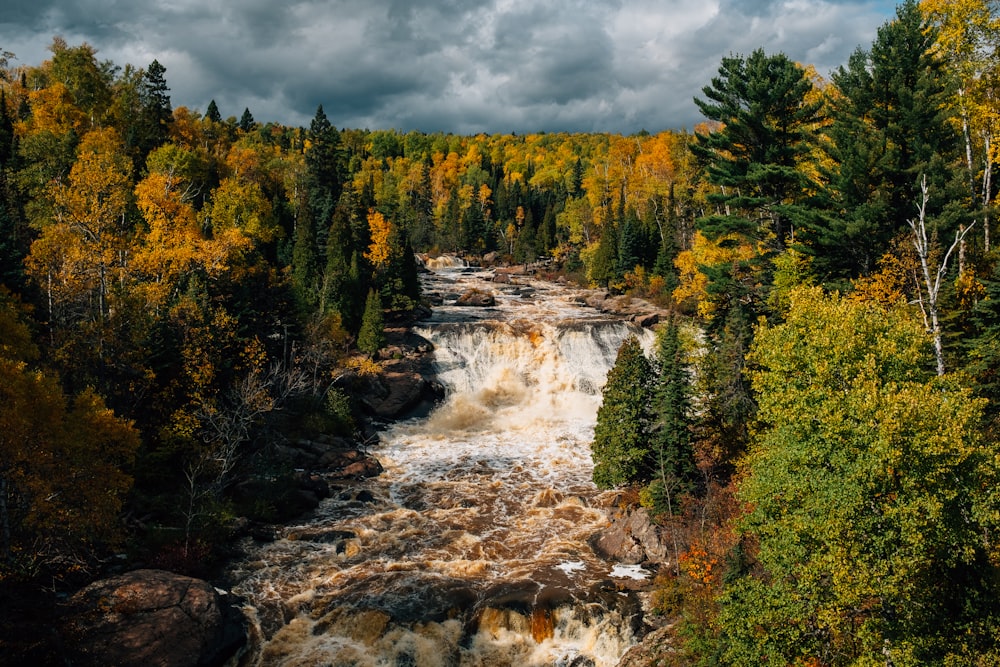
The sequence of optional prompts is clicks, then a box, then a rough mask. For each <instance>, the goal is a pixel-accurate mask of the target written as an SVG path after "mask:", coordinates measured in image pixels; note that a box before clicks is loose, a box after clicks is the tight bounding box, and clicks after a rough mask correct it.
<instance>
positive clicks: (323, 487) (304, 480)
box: [293, 472, 330, 500]
mask: <svg viewBox="0 0 1000 667" xmlns="http://www.w3.org/2000/svg"><path fill="white" fill-rule="evenodd" d="M293 479H294V480H295V484H296V485H297V486H298V487H299V489H300V490H302V491H308V492H309V493H311V494H313V495H314V496H316V497H317V498H319V499H320V500H322V499H323V498H326V497H328V496H329V495H330V485H329V484H327V483H326V480H325V479H323V478H322V477H320V476H319V475H315V474H309V473H304V472H299V473H295V475H294V477H293Z"/></svg>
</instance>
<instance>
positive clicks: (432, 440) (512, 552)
mask: <svg viewBox="0 0 1000 667" xmlns="http://www.w3.org/2000/svg"><path fill="white" fill-rule="evenodd" d="M486 277H487V276H486V274H482V273H476V272H474V271H472V270H470V269H458V268H447V269H446V268H441V269H437V271H436V272H435V273H434V274H432V275H431V276H430V277H428V278H425V281H426V282H425V291H427V292H434V293H438V294H441V295H444V301H445V303H446V304H447V303H453V302H454V296H456V295H457V294H460V293H461V292H464V291H465V290H467V289H470V288H473V287H474V288H478V289H483V290H488V291H492V292H494V293H496V296H497V305H496V307H494V308H485V309H473V308H461V307H456V306H453V305H443V306H439V307H437V308H435V312H434V315H433V316H432V317H431V318H430V319H429V320H425V321H424V322H422V323H421V327H420V328H419V329H418V330H417V332H418V333H419V334H421V335H422V336H424V337H425V338H427V339H428V340H429V341H431V342H432V343H433V344H434V347H435V351H434V355H435V358H434V361H435V366H436V368H437V372H438V375H439V380H440V381H441V382H442V383H443V384H444V385H445V386H446V388H447V396H446V399H445V401H444V402H443V403H442V404H441V405H440V406H439V407H438V408H437V409H436V410H435V411H434V412H432V413H431V414H430V415H429V416H428V417H426V418H424V419H419V420H414V421H410V422H406V423H402V424H398V425H396V426H394V427H392V428H391V429H389V430H388V431H387V432H385V433H384V434H383V436H382V443H381V444H380V445H378V447H377V449H375V450H374V451H373V453H374V454H375V456H377V457H378V458H379V460H380V461H381V462H382V464H383V465H384V467H385V472H384V473H383V474H382V475H381V476H380V477H378V478H375V479H372V480H368V481H366V482H363V483H362V484H361V485H360V486H352V487H350V488H349V489H348V490H346V491H344V492H342V493H340V494H339V495H335V496H334V497H332V498H330V499H327V500H326V501H324V502H323V504H322V505H321V506H320V507H319V508H318V510H317V511H316V512H315V513H314V514H313V515H312V516H310V518H309V519H308V521H307V522H306V523H304V524H302V525H298V526H290V527H287V528H286V529H285V530H284V533H283V535H282V537H281V538H280V539H278V540H276V541H275V542H273V543H271V544H265V545H254V546H252V547H249V552H248V555H247V557H246V558H245V559H243V560H242V561H240V562H238V563H236V564H235V565H234V566H233V567H232V569H231V571H230V577H231V579H232V580H234V581H235V582H236V585H235V586H234V591H235V592H237V593H238V594H240V595H242V596H244V597H245V598H246V599H247V600H248V611H249V612H250V613H251V615H252V616H253V618H254V619H255V627H254V634H255V635H256V637H255V639H256V641H255V647H254V649H253V651H254V652H253V654H252V655H251V656H250V664H254V665H268V666H270V665H289V666H291V665H302V666H305V665H336V666H341V665H359V666H362V665H363V666H372V667H375V666H387V667H395V666H404V665H416V666H427V667H437V666H439V665H440V666H443V665H456V666H457V665H461V666H465V665H469V666H483V667H485V666H487V665H490V666H493V665H495V666H501V665H523V666H536V665H537V666H541V665H559V666H562V667H570V666H574V667H583V666H585V665H596V666H601V667H605V666H607V667H610V666H613V665H616V664H617V663H618V659H619V658H620V657H621V655H622V654H623V653H624V652H625V650H627V648H628V647H629V646H630V645H632V644H633V643H635V642H636V641H637V639H638V637H637V632H638V629H639V627H640V624H641V609H640V605H639V602H638V600H637V598H636V596H635V594H634V593H631V592H629V591H628V588H627V587H626V586H625V583H626V580H627V579H629V578H635V577H642V576H646V575H647V574H648V573H645V572H643V571H641V570H637V569H636V568H634V567H633V568H623V567H620V566H618V565H617V564H615V563H608V562H605V561H602V560H600V559H599V558H597V557H596V556H595V555H594V553H593V552H592V550H591V549H590V547H589V546H588V544H587V539H588V537H590V536H591V535H593V534H594V532H595V531H597V530H598V529H600V528H601V527H603V526H604V525H606V523H607V518H606V515H605V512H604V510H603V509H600V508H601V506H602V503H601V502H600V499H599V495H600V494H599V492H598V490H597V489H596V488H595V487H594V485H593V483H592V482H591V469H592V464H591V459H590V451H589V443H590V440H591V438H592V435H593V427H594V422H595V418H596V413H597V408H598V406H599V405H600V400H601V397H600V388H601V386H602V385H603V383H604V380H605V377H606V375H607V372H608V370H609V369H610V367H611V365H612V364H613V363H614V359H615V356H616V354H617V350H618V347H619V346H620V344H621V342H622V341H623V340H624V339H625V338H626V337H627V336H629V335H632V334H637V335H639V336H640V337H643V338H644V340H645V342H646V344H647V345H648V344H649V339H650V338H651V336H650V334H649V333H648V332H643V331H640V330H638V329H637V328H635V327H634V326H633V325H631V324H626V323H624V322H620V321H615V320H612V319H608V318H607V317H606V316H602V315H601V314H600V313H598V312H597V311H595V310H593V309H589V308H586V307H584V306H581V305H579V304H578V303H576V301H574V299H573V298H572V297H573V294H572V292H571V291H569V290H567V289H565V288H561V287H558V286H554V285H550V284H542V283H539V284H527V283H524V284H521V285H496V284H493V283H487V282H485V279H486Z"/></svg>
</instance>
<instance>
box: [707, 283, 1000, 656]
mask: <svg viewBox="0 0 1000 667" xmlns="http://www.w3.org/2000/svg"><path fill="white" fill-rule="evenodd" d="M790 304H791V307H790V310H789V312H788V315H787V318H786V321H785V323H783V324H779V325H776V326H768V325H764V326H762V327H761V329H760V331H758V333H757V336H756V339H755V341H754V344H753V348H752V351H751V353H750V357H749V361H750V363H752V364H753V365H754V366H755V368H756V370H754V371H753V372H752V373H751V377H752V381H753V387H754V389H755V391H756V394H757V396H758V401H759V413H758V420H759V424H760V426H759V429H758V435H757V437H756V438H755V442H754V445H753V447H752V449H751V451H750V454H749V456H748V457H747V459H746V462H745V474H744V481H743V483H742V485H741V486H740V489H739V495H740V498H741V500H742V501H743V502H745V503H746V504H747V508H748V510H749V511H748V513H747V515H746V516H745V517H744V519H743V521H742V528H743V529H744V530H745V531H747V533H748V534H749V535H750V536H752V537H753V539H754V540H755V541H756V542H757V543H758V544H759V551H758V553H757V561H758V567H759V568H760V569H759V571H758V572H757V573H756V574H752V575H748V576H746V577H743V578H741V579H740V580H738V581H737V582H735V583H733V584H732V585H730V586H729V587H728V588H727V589H726V593H725V595H724V597H723V599H722V603H723V606H722V612H721V615H720V619H719V622H720V624H721V627H722V628H723V635H724V637H725V640H726V642H727V647H728V648H727V653H726V661H727V662H728V663H729V664H750V663H754V664H756V663H757V662H759V661H760V660H762V659H763V657H764V656H767V657H768V660H775V661H780V662H782V663H788V664H791V663H796V662H802V663H804V662H806V661H807V660H810V659H811V660H816V661H818V662H820V663H825V664H874V663H875V662H876V661H879V660H883V659H884V656H890V657H891V659H892V660H893V662H894V664H896V665H910V664H932V663H934V664H936V663H940V662H943V661H944V660H945V659H946V658H947V657H948V656H952V658H955V659H958V658H960V657H961V656H964V658H961V659H968V658H971V657H972V656H974V655H977V654H978V652H979V651H981V650H983V649H985V648H988V647H991V646H992V645H993V643H994V640H993V638H992V637H993V636H994V635H992V634H990V633H989V632H984V627H985V626H984V622H988V623H987V624H986V625H991V624H992V622H993V619H995V613H996V611H997V610H996V605H995V604H994V603H993V602H988V601H989V600H994V599H995V594H996V591H995V590H994V588H995V586H996V584H995V581H996V574H997V573H996V567H995V565H994V564H992V563H991V562H990V557H991V547H990V545H989V542H988V540H987V539H986V538H985V536H986V535H989V534H990V533H991V532H992V531H993V530H995V528H996V523H997V519H998V517H1000V513H998V510H1000V507H998V506H997V498H996V497H995V494H994V493H993V491H992V489H994V488H995V486H996V483H997V481H1000V480H998V479H997V470H996V468H995V466H994V464H993V461H994V460H995V457H996V456H997V455H1000V448H998V447H997V445H996V443H995V441H993V440H992V439H990V438H987V437H984V436H983V434H982V433H981V432H980V430H979V424H980V418H981V414H982V408H983V402H982V401H980V400H977V399H975V398H973V397H972V394H971V391H970V390H969V389H968V388H967V387H964V386H963V385H962V383H961V382H960V381H959V379H958V378H954V377H944V378H934V377H933V374H932V372H931V371H930V367H931V355H930V348H929V341H928V338H927V336H926V335H925V334H924V332H923V330H922V327H921V326H920V324H919V323H918V322H916V321H914V320H913V319H912V318H911V317H910V316H909V314H908V313H907V312H905V311H903V310H886V309H883V308H880V307H877V306H874V305H873V304H871V303H860V302H853V301H848V300H846V299H841V298H838V297H837V296H832V297H827V296H824V295H823V294H822V292H821V291H820V290H818V289H816V288H813V289H801V290H798V291H795V292H793V293H792V294H791V298H790ZM969 599H976V600H979V601H980V603H981V604H982V605H983V606H981V607H978V608H977V607H971V606H969V605H967V604H965V602H964V601H965V600H969ZM883 651H885V652H887V653H885V654H884V653H883Z"/></svg>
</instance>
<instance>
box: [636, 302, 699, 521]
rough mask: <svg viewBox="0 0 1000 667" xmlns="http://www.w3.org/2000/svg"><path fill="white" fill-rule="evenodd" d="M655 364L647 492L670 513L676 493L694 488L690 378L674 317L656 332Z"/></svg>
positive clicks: (658, 506) (675, 507)
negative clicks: (653, 423)
mask: <svg viewBox="0 0 1000 667" xmlns="http://www.w3.org/2000/svg"><path fill="white" fill-rule="evenodd" d="M656 365H657V369H656V370H657V373H656V381H655V383H654V387H653V391H652V397H651V400H652V405H651V413H652V416H653V418H654V419H655V421H656V429H655V430H654V432H653V434H652V436H651V438H650V444H651V447H652V455H653V456H652V458H653V470H652V477H653V479H652V481H651V482H650V485H649V487H648V489H647V493H648V497H649V498H650V500H651V503H650V504H651V505H652V507H653V508H654V509H655V510H657V511H663V512H668V513H671V514H673V513H676V512H677V511H678V509H679V508H678V504H677V499H678V497H679V496H680V495H682V494H684V493H687V492H690V491H691V490H692V489H693V488H694V481H695V476H696V472H697V470H696V468H695V462H694V451H693V449H692V446H691V390H690V382H691V380H690V377H689V374H688V369H687V366H686V364H685V361H684V349H683V347H682V346H681V339H680V328H679V327H678V326H677V322H676V320H675V319H673V318H671V319H670V320H669V321H668V322H667V323H666V324H665V325H663V326H661V327H660V329H659V331H658V332H657V349H656Z"/></svg>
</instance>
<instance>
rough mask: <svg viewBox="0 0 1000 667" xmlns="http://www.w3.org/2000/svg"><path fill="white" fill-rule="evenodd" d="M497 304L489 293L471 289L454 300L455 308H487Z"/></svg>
mask: <svg viewBox="0 0 1000 667" xmlns="http://www.w3.org/2000/svg"><path fill="white" fill-rule="evenodd" d="M496 304H497V300H496V297H495V296H493V295H492V294H490V293H489V292H483V291H482V290H477V289H471V290H469V291H468V292H466V293H465V294H463V295H462V296H460V297H458V299H456V300H455V305H456V306H471V307H474V308H489V307H492V306H495V305H496Z"/></svg>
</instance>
